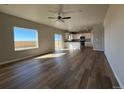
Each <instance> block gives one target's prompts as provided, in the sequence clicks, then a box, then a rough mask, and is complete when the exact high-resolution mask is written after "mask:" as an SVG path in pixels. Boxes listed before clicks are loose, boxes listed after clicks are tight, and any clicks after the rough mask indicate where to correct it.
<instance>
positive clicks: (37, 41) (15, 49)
mask: <svg viewBox="0 0 124 93" xmlns="http://www.w3.org/2000/svg"><path fill="white" fill-rule="evenodd" d="M15 27H16V28H19V29H22V30H23V29H28V30H30V29H31V30H34V32H35V35H36V46H35V47H25V48H20V49H17V48H16V47H15V34H14V28H15ZM13 39H14V51H23V50H31V49H37V48H39V39H38V30H36V29H32V28H25V27H19V26H13Z"/></svg>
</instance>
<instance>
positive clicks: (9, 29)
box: [0, 13, 65, 64]
mask: <svg viewBox="0 0 124 93" xmlns="http://www.w3.org/2000/svg"><path fill="white" fill-rule="evenodd" d="M13 26H17V27H25V28H30V29H36V30H37V31H38V40H39V48H36V49H29V50H23V51H14V37H13ZM54 34H61V35H62V36H63V37H64V35H65V32H64V31H63V30H60V29H56V28H53V27H50V26H47V25H43V24H39V23H35V22H32V21H28V20H25V19H22V18H18V17H15V16H11V15H7V14H4V13H0V42H1V43H0V64H4V63H6V62H9V61H13V60H17V59H22V58H25V57H29V56H34V55H39V54H44V53H48V52H52V51H54V48H55V47H54V45H55V44H54V43H55V42H54ZM63 39H64V38H63ZM63 41H64V40H63ZM63 43H64V42H63Z"/></svg>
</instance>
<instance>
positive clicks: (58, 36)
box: [54, 34, 62, 41]
mask: <svg viewBox="0 0 124 93" xmlns="http://www.w3.org/2000/svg"><path fill="white" fill-rule="evenodd" d="M54 38H55V41H58V40H61V38H62V37H61V35H59V34H55V37H54Z"/></svg>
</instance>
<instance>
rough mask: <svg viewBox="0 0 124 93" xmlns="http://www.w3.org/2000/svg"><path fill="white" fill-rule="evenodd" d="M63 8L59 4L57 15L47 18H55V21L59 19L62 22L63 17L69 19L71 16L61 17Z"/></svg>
mask: <svg viewBox="0 0 124 93" xmlns="http://www.w3.org/2000/svg"><path fill="white" fill-rule="evenodd" d="M62 10H63V5H59V9H58V16H57V17H48V18H49V19H56V21H60V22H63V23H64V20H65V19H71V17H70V16H69V17H62V16H61V14H62V13H63V12H62Z"/></svg>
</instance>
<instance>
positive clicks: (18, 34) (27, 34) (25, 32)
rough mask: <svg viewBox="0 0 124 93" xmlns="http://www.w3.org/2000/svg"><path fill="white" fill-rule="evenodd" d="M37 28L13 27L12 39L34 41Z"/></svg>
mask: <svg viewBox="0 0 124 93" xmlns="http://www.w3.org/2000/svg"><path fill="white" fill-rule="evenodd" d="M36 31H37V30H34V29H27V28H20V27H14V41H36V40H37V34H36Z"/></svg>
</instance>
